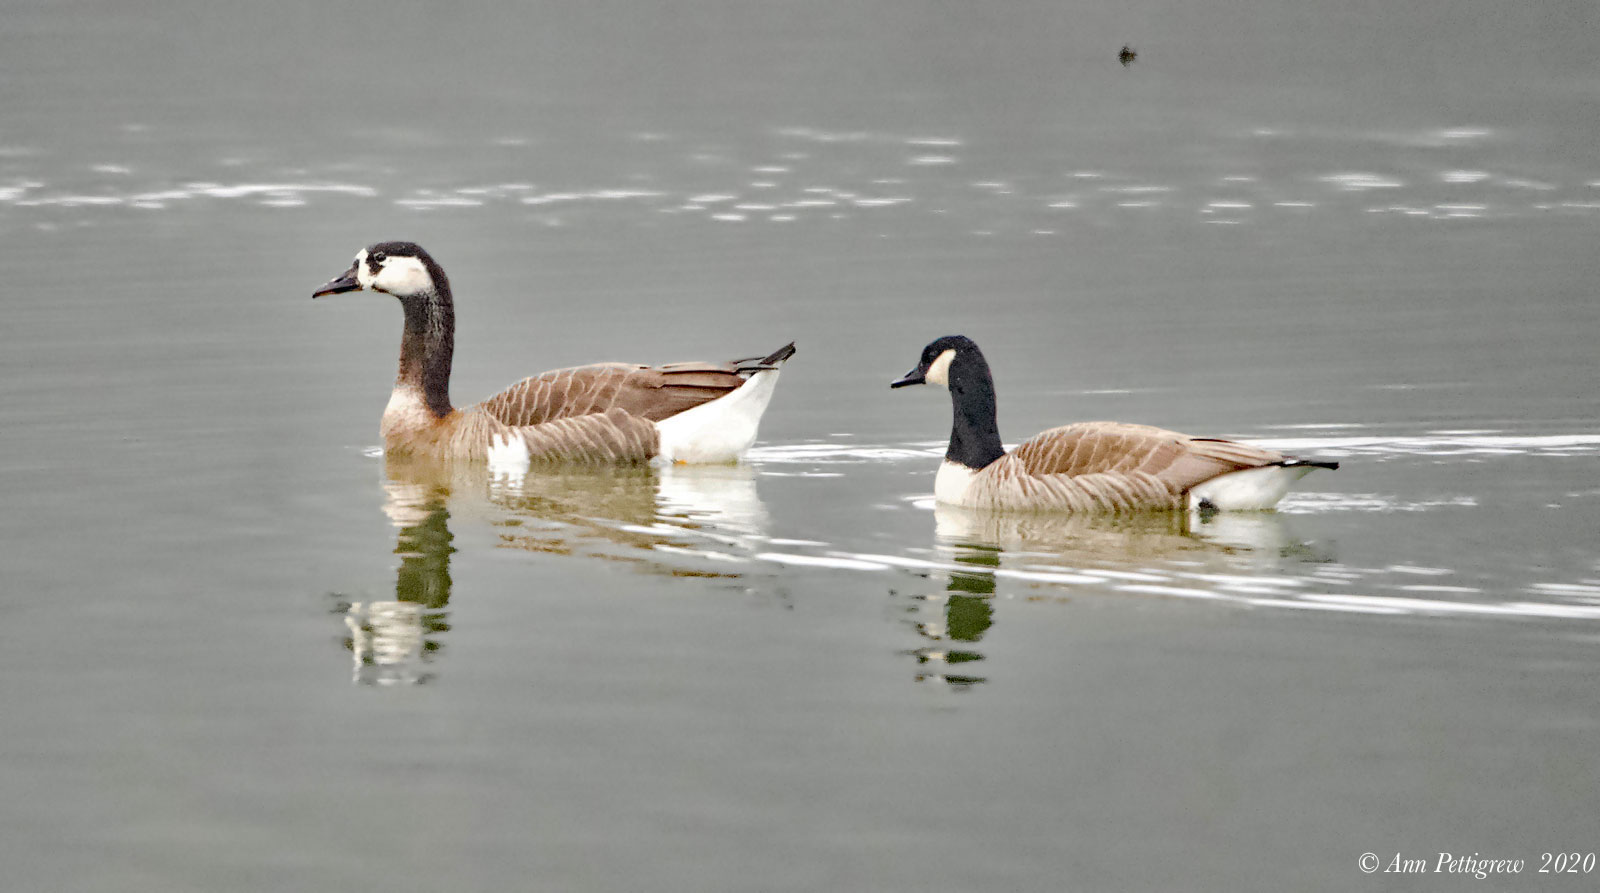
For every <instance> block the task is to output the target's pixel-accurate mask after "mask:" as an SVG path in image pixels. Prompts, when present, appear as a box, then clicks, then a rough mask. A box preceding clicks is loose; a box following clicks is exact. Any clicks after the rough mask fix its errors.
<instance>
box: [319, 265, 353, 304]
mask: <svg viewBox="0 0 1600 893" xmlns="http://www.w3.org/2000/svg"><path fill="white" fill-rule="evenodd" d="M360 290H361V283H359V282H357V281H356V265H355V264H351V265H350V269H348V270H345V271H344V275H342V276H340V277H338V278H337V279H332V280H329V282H328V283H327V284H326V285H324V286H322V287H321V288H319V289H317V290H316V291H314V292H312V293H311V297H313V298H320V297H322V296H323V295H336V294H339V293H340V292H347V291H360Z"/></svg>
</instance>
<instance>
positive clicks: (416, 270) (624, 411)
mask: <svg viewBox="0 0 1600 893" xmlns="http://www.w3.org/2000/svg"><path fill="white" fill-rule="evenodd" d="M352 291H375V292H382V293H384V294H388V295H393V296H394V297H395V298H398V299H399V301H400V306H401V308H402V309H404V310H405V330H404V334H402V335H401V338H400V372H399V374H398V375H397V376H396V377H395V382H394V392H393V393H392V394H391V395H390V397H389V405H388V406H387V407H386V408H385V409H384V411H383V422H382V424H381V427H380V430H381V432H382V434H383V445H384V452H385V454H387V455H391V456H418V457H422V458H430V459H464V460H469V461H480V462H481V461H487V462H488V464H489V465H490V467H491V469H493V470H496V471H503V472H515V471H519V470H524V471H525V470H526V469H527V468H528V467H530V465H531V463H533V462H536V461H538V462H545V461H557V462H584V463H642V462H647V461H651V460H660V461H665V462H679V463H721V462H733V461H736V460H737V459H738V458H739V457H740V456H741V455H742V454H743V453H744V451H745V450H747V449H749V447H750V445H751V444H752V443H754V442H755V439H756V428H757V426H758V425H759V424H760V422H761V415H762V413H763V412H764V411H765V410H766V408H767V402H768V401H769V400H770V399H771V398H772V390H773V387H774V386H775V385H776V384H777V382H778V371H779V367H780V366H782V365H783V362H784V361H785V360H787V359H789V357H790V356H792V355H793V354H794V344H793V343H790V344H786V345H784V346H783V347H780V348H778V349H777V350H776V351H773V352H772V353H770V354H768V355H766V356H764V357H752V358H747V359H740V360H730V361H728V362H726V363H701V362H696V363H671V364H668V365H664V366H641V365H637V364H630V363H598V364H595V365H590V366H577V367H573V368H570V369H556V370H553V371H550V372H546V373H544V374H542V375H535V376H533V377H531V378H526V379H523V380H522V381H519V382H517V383H516V384H514V385H512V386H511V387H509V388H506V389H505V390H504V391H501V392H500V393H498V394H496V395H494V396H493V397H490V398H489V399H487V400H485V401H483V402H482V403H478V404H476V405H474V406H468V407H465V408H462V409H456V408H455V407H453V406H451V404H450V360H451V355H452V353H453V352H454V350H455V305H454V303H453V301H452V298H451V294H450V280H449V279H448V278H447V277H446V276H445V273H444V270H443V269H442V268H441V267H440V266H439V264H438V262H437V261H435V260H434V259H433V257H432V256H431V255H429V254H428V252H426V251H424V250H423V249H422V248H421V247H420V246H418V245H417V244H415V243H413V242H379V243H377V244H375V245H370V246H368V247H366V248H363V249H361V251H359V252H357V253H356V258H355V262H354V263H352V264H351V265H350V269H348V270H346V271H344V273H342V274H340V275H339V276H337V277H336V278H334V279H332V280H330V281H329V282H328V283H326V284H325V285H323V286H321V287H320V288H318V289H317V290H316V291H314V292H312V294H311V297H313V298H319V297H322V296H324V295H334V294H340V293H343V292H352Z"/></svg>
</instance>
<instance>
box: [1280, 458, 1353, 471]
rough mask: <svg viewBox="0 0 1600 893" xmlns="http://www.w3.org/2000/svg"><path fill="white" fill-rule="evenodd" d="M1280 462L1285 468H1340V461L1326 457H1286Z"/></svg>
mask: <svg viewBox="0 0 1600 893" xmlns="http://www.w3.org/2000/svg"><path fill="white" fill-rule="evenodd" d="M1278 464H1279V465H1280V466H1282V467H1284V468H1326V469H1328V470H1329V471H1337V470H1338V468H1339V463H1337V462H1329V461H1327V460H1324V459H1285V460H1284V461H1282V462H1279V463H1278Z"/></svg>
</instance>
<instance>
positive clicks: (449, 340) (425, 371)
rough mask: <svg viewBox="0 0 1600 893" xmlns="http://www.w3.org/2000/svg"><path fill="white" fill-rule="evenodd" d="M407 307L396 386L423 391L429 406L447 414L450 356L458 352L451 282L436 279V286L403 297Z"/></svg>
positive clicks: (433, 409) (403, 303)
mask: <svg viewBox="0 0 1600 893" xmlns="http://www.w3.org/2000/svg"><path fill="white" fill-rule="evenodd" d="M400 304H401V306H402V307H404V308H405V311H406V329H405V334H403V335H401V336H400V374H399V375H397V376H396V377H395V382H394V383H395V387H410V388H415V389H416V390H418V391H420V392H421V393H422V399H423V401H424V402H425V403H427V405H428V410H429V411H430V412H432V413H433V414H434V415H435V416H437V417H439V418H443V417H445V416H447V415H449V414H450V412H451V407H450V356H451V354H453V353H454V352H455V344H456V310H455V305H454V304H453V303H452V302H451V300H450V284H449V283H448V282H445V281H440V280H436V290H435V291H432V292H424V293H422V294H418V295H412V296H410V297H407V298H401V299H400Z"/></svg>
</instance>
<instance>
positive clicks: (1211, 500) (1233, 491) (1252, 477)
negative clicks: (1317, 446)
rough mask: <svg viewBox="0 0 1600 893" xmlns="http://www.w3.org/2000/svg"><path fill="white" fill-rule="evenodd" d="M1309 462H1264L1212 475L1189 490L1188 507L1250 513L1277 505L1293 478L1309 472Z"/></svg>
mask: <svg viewBox="0 0 1600 893" xmlns="http://www.w3.org/2000/svg"><path fill="white" fill-rule="evenodd" d="M1311 470H1312V466H1309V465H1288V466H1285V465H1268V466H1265V467H1262V468H1246V469H1245V470H1243V471H1233V472H1229V473H1228V474H1225V475H1222V476H1221V477H1214V478H1212V479H1211V480H1209V481H1206V482H1205V483H1203V484H1200V485H1198V486H1196V487H1194V488H1193V489H1191V490H1190V491H1189V508H1191V509H1197V508H1200V507H1201V506H1202V505H1204V504H1209V505H1211V507H1213V508H1216V509H1218V510H1220V511H1224V512H1250V511H1261V510H1263V509H1270V508H1272V507H1273V506H1275V505H1277V504H1278V500H1280V499H1282V498H1283V496H1284V494H1285V493H1288V492H1289V487H1290V485H1292V484H1293V483H1294V482H1295V481H1298V480H1300V479H1301V478H1303V477H1305V476H1306V475H1307V474H1309V473H1310V472H1311Z"/></svg>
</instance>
